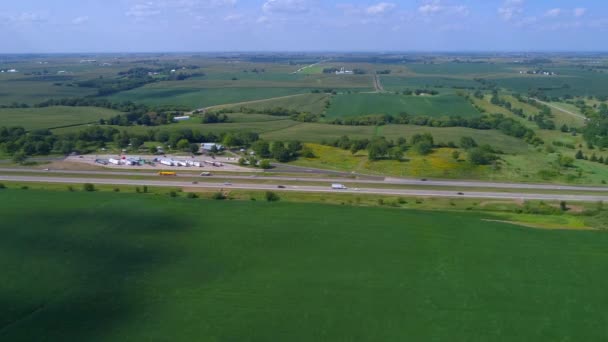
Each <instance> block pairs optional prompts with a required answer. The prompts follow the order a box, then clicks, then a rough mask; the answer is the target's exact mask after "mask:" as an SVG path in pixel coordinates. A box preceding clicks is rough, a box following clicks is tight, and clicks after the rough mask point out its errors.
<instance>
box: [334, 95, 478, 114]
mask: <svg viewBox="0 0 608 342" xmlns="http://www.w3.org/2000/svg"><path fill="white" fill-rule="evenodd" d="M403 112H406V113H408V114H411V115H425V116H433V117H443V116H462V117H470V116H476V115H479V112H477V110H476V109H475V108H473V106H471V104H470V103H469V102H467V101H466V100H465V99H464V98H462V97H460V96H457V95H454V94H445V95H437V96H406V95H395V94H366V93H360V94H343V95H338V96H335V97H334V98H333V99H332V101H331V106H330V107H329V109H328V110H327V116H328V117H329V118H338V117H348V116H361V115H370V114H388V115H397V114H399V113H403Z"/></svg>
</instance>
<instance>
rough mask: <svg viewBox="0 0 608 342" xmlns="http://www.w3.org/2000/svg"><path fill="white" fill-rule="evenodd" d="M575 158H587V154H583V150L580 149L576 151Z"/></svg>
mask: <svg viewBox="0 0 608 342" xmlns="http://www.w3.org/2000/svg"><path fill="white" fill-rule="evenodd" d="M574 158H576V159H585V155H584V154H583V151H581V150H578V151H577V152H576V155H575V156H574Z"/></svg>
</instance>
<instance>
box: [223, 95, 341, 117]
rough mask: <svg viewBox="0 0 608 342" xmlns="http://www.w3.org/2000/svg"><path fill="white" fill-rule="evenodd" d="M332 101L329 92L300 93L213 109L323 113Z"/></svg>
mask: <svg viewBox="0 0 608 342" xmlns="http://www.w3.org/2000/svg"><path fill="white" fill-rule="evenodd" d="M329 101H330V95H327V94H300V95H293V96H287V97H280V98H274V99H267V100H258V101H250V102H241V103H236V104H230V105H224V106H218V107H214V108H213V109H224V108H227V109H234V110H239V109H240V108H247V109H253V110H258V111H263V110H266V109H275V108H285V109H289V110H294V111H297V112H307V113H312V114H321V113H323V112H324V111H325V104H326V103H327V102H329Z"/></svg>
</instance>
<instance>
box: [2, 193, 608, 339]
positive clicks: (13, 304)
mask: <svg viewBox="0 0 608 342" xmlns="http://www.w3.org/2000/svg"><path fill="white" fill-rule="evenodd" d="M0 200H1V202H2V203H3V205H2V206H1V207H0V215H1V216H2V221H1V223H0V234H1V236H2V239H0V246H2V248H0V268H1V269H2V273H3V274H2V279H3V281H2V282H0V300H1V303H2V308H3V309H2V310H1V311H0V338H1V339H2V340H6V341H23V340H41V339H44V340H49V341H50V340H55V341H56V340H63V341H67V340H70V341H108V340H132V341H143V340H159V341H162V340H171V341H193V340H198V341H287V340H289V341H354V340H356V341H396V340H401V341H402V340H416V341H429V340H442V341H445V340H451V341H556V340H570V341H601V340H603V339H604V338H605V336H606V328H605V327H606V323H608V322H607V318H606V315H605V305H604V303H605V302H606V300H608V293H607V292H606V291H605V286H604V284H605V282H606V279H605V278H606V276H605V272H604V271H603V270H605V269H606V267H607V266H608V254H607V253H606V249H605V246H606V244H607V243H608V236H607V235H606V234H604V232H599V231H578V232H577V231H551V230H536V229H529V228H522V227H516V226H512V225H509V224H505V223H498V222H488V221H483V220H482V216H479V215H477V214H465V213H462V214H461V213H441V212H432V214H431V213H430V212H424V211H407V210H399V209H378V208H354V207H344V206H327V205H315V204H290V203H276V204H268V203H262V202H251V201H243V202H238V201H237V202H220V201H208V200H186V199H169V198H167V197H164V196H162V197H161V196H159V195H147V196H146V195H136V194H130V195H129V194H113V193H81V192H76V193H68V192H42V191H34V190H29V191H26V190H4V191H0ZM48 203H53V204H54V205H53V206H52V207H50V206H49V205H48ZM33 213H35V215H31V214H33ZM24 217H28V219H27V224H24ZM243 218H247V219H243Z"/></svg>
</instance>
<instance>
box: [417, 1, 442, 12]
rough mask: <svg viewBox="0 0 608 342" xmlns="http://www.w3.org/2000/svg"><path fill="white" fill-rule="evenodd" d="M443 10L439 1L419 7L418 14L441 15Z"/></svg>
mask: <svg viewBox="0 0 608 342" xmlns="http://www.w3.org/2000/svg"><path fill="white" fill-rule="evenodd" d="M442 10H443V6H441V4H440V3H439V1H438V0H437V1H431V2H429V3H426V4H424V5H422V6H420V7H418V12H420V13H422V14H434V13H439V12H441V11H442Z"/></svg>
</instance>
